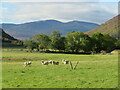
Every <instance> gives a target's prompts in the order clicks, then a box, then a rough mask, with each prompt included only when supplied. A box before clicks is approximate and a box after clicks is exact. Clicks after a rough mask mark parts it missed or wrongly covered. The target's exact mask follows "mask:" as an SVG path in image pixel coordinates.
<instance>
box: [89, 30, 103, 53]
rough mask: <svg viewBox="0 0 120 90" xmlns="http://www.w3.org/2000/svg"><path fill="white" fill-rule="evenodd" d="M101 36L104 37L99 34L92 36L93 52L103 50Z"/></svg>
mask: <svg viewBox="0 0 120 90" xmlns="http://www.w3.org/2000/svg"><path fill="white" fill-rule="evenodd" d="M103 36H104V35H103V34H101V33H99V32H97V33H94V34H92V36H91V38H92V41H93V51H96V52H100V51H101V50H102V49H103V45H102V43H103V40H104V38H103Z"/></svg>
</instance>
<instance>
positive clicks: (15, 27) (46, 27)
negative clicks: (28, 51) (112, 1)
mask: <svg viewBox="0 0 120 90" xmlns="http://www.w3.org/2000/svg"><path fill="white" fill-rule="evenodd" d="M0 26H1V27H2V28H3V29H4V30H6V32H8V33H10V34H11V35H12V36H14V37H15V38H19V39H26V38H28V37H31V36H33V35H34V34H47V35H50V33H51V32H52V31H53V30H58V31H60V33H61V34H62V35H65V34H66V33H67V32H70V31H82V32H87V31H89V30H92V29H94V28H96V27H97V26H99V25H98V24H96V23H90V22H82V21H71V22H67V23H63V22H60V21H57V20H44V21H35V22H28V23H23V24H8V23H7V24H6V23H3V24H2V25H0Z"/></svg>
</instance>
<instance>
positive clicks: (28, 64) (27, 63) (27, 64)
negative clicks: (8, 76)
mask: <svg viewBox="0 0 120 90" xmlns="http://www.w3.org/2000/svg"><path fill="white" fill-rule="evenodd" d="M31 64H32V62H31V61H28V62H24V66H25V67H26V66H30V65H31Z"/></svg>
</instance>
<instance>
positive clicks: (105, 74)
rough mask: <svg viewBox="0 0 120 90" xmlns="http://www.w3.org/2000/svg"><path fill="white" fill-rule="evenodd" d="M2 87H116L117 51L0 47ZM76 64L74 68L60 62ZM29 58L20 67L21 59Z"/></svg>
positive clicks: (22, 60)
mask: <svg viewBox="0 0 120 90" xmlns="http://www.w3.org/2000/svg"><path fill="white" fill-rule="evenodd" d="M2 54H3V60H2V76H3V77H2V87H3V88H117V87H118V55H76V54H52V53H30V52H22V51H3V53H2ZM62 59H66V60H70V61H71V62H72V63H73V65H75V64H76V61H79V64H78V66H77V68H76V70H71V68H70V65H69V64H68V65H64V64H62V63H61V61H62ZM29 60H30V61H32V62H33V63H32V65H31V66H30V67H29V66H28V67H23V63H24V61H29ZM41 60H45V61H49V60H55V61H59V62H60V65H58V66H57V65H48V66H45V65H42V64H41Z"/></svg>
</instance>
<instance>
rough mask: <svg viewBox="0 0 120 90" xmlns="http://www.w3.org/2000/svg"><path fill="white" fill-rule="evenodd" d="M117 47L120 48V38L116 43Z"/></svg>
mask: <svg viewBox="0 0 120 90" xmlns="http://www.w3.org/2000/svg"><path fill="white" fill-rule="evenodd" d="M115 45H116V49H120V39H118V40H117V41H116V43H115Z"/></svg>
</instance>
